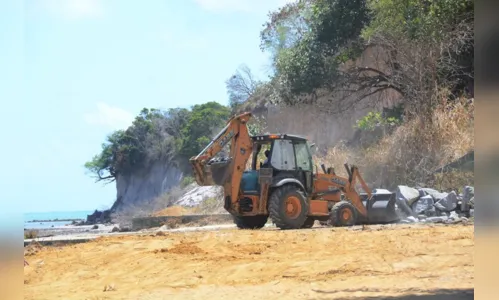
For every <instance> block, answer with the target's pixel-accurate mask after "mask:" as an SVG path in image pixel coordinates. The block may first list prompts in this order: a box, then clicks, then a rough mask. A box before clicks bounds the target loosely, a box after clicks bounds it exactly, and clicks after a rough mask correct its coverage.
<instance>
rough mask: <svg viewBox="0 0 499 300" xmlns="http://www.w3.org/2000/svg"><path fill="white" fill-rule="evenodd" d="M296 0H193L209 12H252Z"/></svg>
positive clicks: (273, 7) (274, 7)
mask: <svg viewBox="0 0 499 300" xmlns="http://www.w3.org/2000/svg"><path fill="white" fill-rule="evenodd" d="M296 1H297V0H194V2H196V4H198V5H199V6H201V7H202V8H203V9H205V10H208V11H211V12H244V13H250V12H251V13H253V12H260V11H262V10H264V11H265V12H267V11H268V10H269V9H277V8H278V7H281V6H283V5H286V4H287V3H292V2H296Z"/></svg>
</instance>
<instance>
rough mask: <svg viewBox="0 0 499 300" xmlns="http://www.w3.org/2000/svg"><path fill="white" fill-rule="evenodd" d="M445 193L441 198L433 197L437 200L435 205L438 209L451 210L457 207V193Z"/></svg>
mask: <svg viewBox="0 0 499 300" xmlns="http://www.w3.org/2000/svg"><path fill="white" fill-rule="evenodd" d="M445 194H446V195H445V197H443V198H441V199H435V200H437V202H436V203H435V207H436V208H437V209H438V210H439V211H443V212H451V211H453V210H455V209H456V208H457V201H458V199H457V194H456V192H454V191H452V192H450V193H445Z"/></svg>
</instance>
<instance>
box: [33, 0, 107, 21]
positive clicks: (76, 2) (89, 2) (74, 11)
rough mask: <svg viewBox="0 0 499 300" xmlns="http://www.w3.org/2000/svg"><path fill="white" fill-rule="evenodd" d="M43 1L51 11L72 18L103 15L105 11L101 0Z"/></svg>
mask: <svg viewBox="0 0 499 300" xmlns="http://www.w3.org/2000/svg"><path fill="white" fill-rule="evenodd" d="M42 3H43V6H44V7H45V9H47V10H48V11H49V12H50V13H52V14H55V15H58V16H61V17H63V18H65V19H71V20H74V19H82V18H96V17H101V16H102V15H103V13H104V7H103V5H102V1H101V0H43V2H42Z"/></svg>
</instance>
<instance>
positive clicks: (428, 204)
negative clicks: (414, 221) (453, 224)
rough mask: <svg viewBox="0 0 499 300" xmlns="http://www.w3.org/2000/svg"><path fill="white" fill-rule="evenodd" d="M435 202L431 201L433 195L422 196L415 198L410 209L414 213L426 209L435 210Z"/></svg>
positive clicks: (422, 211)
mask: <svg viewBox="0 0 499 300" xmlns="http://www.w3.org/2000/svg"><path fill="white" fill-rule="evenodd" d="M434 204H435V202H434V201H433V197H432V196H430V195H426V196H423V197H421V198H419V199H418V200H416V201H415V202H414V203H413V204H412V211H413V212H414V213H416V214H418V215H419V214H421V213H426V212H428V211H433V212H434V211H435V206H434Z"/></svg>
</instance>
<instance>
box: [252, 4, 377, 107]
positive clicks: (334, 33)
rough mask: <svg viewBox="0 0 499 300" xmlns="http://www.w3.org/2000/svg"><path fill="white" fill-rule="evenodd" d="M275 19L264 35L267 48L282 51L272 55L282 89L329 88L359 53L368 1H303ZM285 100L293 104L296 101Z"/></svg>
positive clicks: (295, 91)
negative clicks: (342, 67)
mask: <svg viewBox="0 0 499 300" xmlns="http://www.w3.org/2000/svg"><path fill="white" fill-rule="evenodd" d="M270 18H271V20H270V21H269V22H268V23H267V24H266V25H264V30H263V31H262V32H261V39H262V45H263V46H264V49H276V48H277V49H278V51H277V53H275V52H276V51H275V50H272V51H274V53H275V54H276V59H275V66H276V74H277V76H278V77H279V78H280V83H281V85H282V86H283V87H284V88H283V90H287V91H288V92H289V94H291V95H300V94H304V93H313V91H314V90H316V89H318V88H321V87H323V86H325V85H328V84H329V82H331V81H333V80H334V78H335V77H336V76H338V67H339V66H340V64H341V63H343V62H345V61H347V60H349V59H352V58H355V56H358V55H359V54H360V52H359V51H352V49H353V47H354V45H356V44H357V43H358V40H359V36H360V33H361V31H362V29H363V28H364V26H365V24H367V23H368V21H369V14H368V9H367V6H366V3H365V0H314V1H312V0H310V1H305V0H303V1H299V2H298V3H295V4H289V5H287V6H284V7H283V8H281V9H280V10H279V11H278V12H274V13H272V14H270ZM283 28H284V29H283ZM282 96H283V100H284V102H286V103H288V104H290V103H291V102H292V101H294V100H293V99H289V98H290V97H287V95H284V94H283V95H282ZM291 98H292V97H291Z"/></svg>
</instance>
